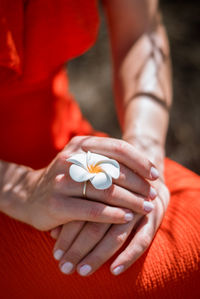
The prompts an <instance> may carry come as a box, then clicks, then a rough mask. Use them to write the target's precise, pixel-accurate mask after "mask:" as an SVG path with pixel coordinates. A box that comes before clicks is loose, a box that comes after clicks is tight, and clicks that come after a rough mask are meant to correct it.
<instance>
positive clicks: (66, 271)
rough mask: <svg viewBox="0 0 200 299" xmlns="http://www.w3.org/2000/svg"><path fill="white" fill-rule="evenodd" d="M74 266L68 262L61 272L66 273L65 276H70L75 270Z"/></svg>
mask: <svg viewBox="0 0 200 299" xmlns="http://www.w3.org/2000/svg"><path fill="white" fill-rule="evenodd" d="M73 267H74V265H73V264H72V263H70V262H66V263H64V264H63V265H62V266H61V268H60V270H61V271H62V272H63V273H64V274H69V273H70V272H71V270H72V269H73Z"/></svg>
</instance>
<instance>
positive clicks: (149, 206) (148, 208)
mask: <svg viewBox="0 0 200 299" xmlns="http://www.w3.org/2000/svg"><path fill="white" fill-rule="evenodd" d="M153 208H154V205H153V204H152V202H150V201H145V202H144V210H145V211H146V212H151V211H152V210H153Z"/></svg>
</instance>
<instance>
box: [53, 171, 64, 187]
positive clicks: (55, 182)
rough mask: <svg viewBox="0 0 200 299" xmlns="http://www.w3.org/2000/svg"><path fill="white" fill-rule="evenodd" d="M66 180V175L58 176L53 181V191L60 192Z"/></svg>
mask: <svg viewBox="0 0 200 299" xmlns="http://www.w3.org/2000/svg"><path fill="white" fill-rule="evenodd" d="M64 178H65V174H58V175H56V176H55V177H54V178H53V180H52V188H53V190H55V191H56V190H60V188H61V186H62V182H63V179H64Z"/></svg>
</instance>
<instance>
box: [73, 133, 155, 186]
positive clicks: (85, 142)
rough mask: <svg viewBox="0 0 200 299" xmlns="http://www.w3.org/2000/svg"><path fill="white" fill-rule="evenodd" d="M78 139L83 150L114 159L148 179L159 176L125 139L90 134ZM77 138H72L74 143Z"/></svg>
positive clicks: (153, 167)
mask: <svg viewBox="0 0 200 299" xmlns="http://www.w3.org/2000/svg"><path fill="white" fill-rule="evenodd" d="M78 139H79V142H80V141H81V142H80V143H81V148H82V149H83V150H85V151H88V150H89V151H91V152H94V153H98V154H102V155H105V156H108V157H110V158H112V159H116V160H117V161H118V162H120V163H122V164H124V165H126V166H127V167H129V168H130V169H131V170H133V171H134V172H136V173H138V174H139V175H141V176H142V177H145V178H147V179H149V180H155V179H157V178H158V177H159V173H158V170H157V169H156V167H155V165H154V164H153V163H152V162H151V161H150V160H149V159H147V158H146V157H144V155H143V154H141V153H140V152H139V151H138V150H137V149H136V148H135V147H134V146H132V145H131V144H129V143H128V142H126V141H123V140H119V139H114V138H108V137H90V136H84V137H78ZM78 139H74V143H76V142H77V140H78ZM72 142H73V141H72Z"/></svg>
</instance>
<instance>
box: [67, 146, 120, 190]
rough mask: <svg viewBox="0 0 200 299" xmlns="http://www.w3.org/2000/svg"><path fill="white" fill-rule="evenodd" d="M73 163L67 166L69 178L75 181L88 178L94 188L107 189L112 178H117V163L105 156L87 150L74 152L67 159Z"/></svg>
mask: <svg viewBox="0 0 200 299" xmlns="http://www.w3.org/2000/svg"><path fill="white" fill-rule="evenodd" d="M67 161H68V162H71V163H73V164H72V165H71V166H70V168H69V174H70V176H71V178H72V179H73V180H74V181H76V182H86V181H88V180H90V182H91V183H92V185H93V186H94V187H95V188H96V189H100V190H103V189H107V188H109V187H110V186H111V185H112V178H114V179H118V177H119V173H120V167H119V163H118V162H117V161H115V160H113V159H109V158H107V157H105V156H102V155H99V154H95V153H91V152H89V151H88V152H87V153H85V152H84V153H82V154H75V155H73V156H71V157H70V158H69V159H67Z"/></svg>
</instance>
